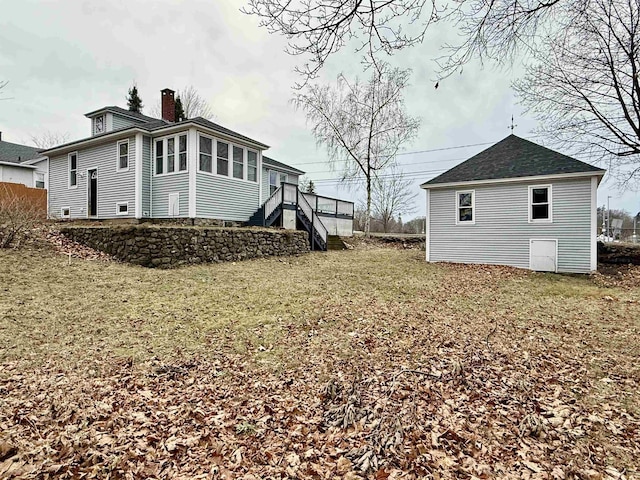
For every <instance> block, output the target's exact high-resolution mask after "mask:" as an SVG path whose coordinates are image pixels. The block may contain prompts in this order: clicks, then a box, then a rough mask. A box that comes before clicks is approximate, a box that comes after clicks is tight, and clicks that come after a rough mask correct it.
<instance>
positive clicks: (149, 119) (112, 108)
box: [84, 105, 159, 122]
mask: <svg viewBox="0 0 640 480" xmlns="http://www.w3.org/2000/svg"><path fill="white" fill-rule="evenodd" d="M102 112H112V113H116V114H118V115H122V116H124V117H131V118H133V119H134V120H138V121H140V122H153V121H155V120H159V119H158V118H155V117H149V116H148V115H143V114H142V113H138V112H132V111H131V110H127V109H126V108H121V107H116V106H115V105H111V106H107V107H102V108H99V109H98V110H94V111H93V112H89V113H85V114H84V116H85V117H92V116H94V115H96V114H98V113H102Z"/></svg>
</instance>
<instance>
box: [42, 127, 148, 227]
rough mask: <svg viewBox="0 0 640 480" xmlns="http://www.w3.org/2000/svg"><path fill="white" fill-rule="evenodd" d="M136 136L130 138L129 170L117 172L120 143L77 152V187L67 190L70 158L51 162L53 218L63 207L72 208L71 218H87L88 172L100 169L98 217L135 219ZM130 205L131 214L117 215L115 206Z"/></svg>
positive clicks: (51, 208) (50, 178)
mask: <svg viewBox="0 0 640 480" xmlns="http://www.w3.org/2000/svg"><path fill="white" fill-rule="evenodd" d="M135 148H136V144H135V137H130V138H129V170H127V171H123V172H117V171H116V165H117V142H115V141H113V142H109V143H106V144H102V145H98V146H94V147H90V148H87V149H84V150H78V160H77V166H78V182H77V183H78V185H77V187H76V188H68V182H69V170H68V156H67V155H62V156H59V157H53V158H51V159H50V161H49V207H50V214H51V215H52V216H53V217H59V216H60V209H61V208H62V207H69V208H70V209H71V218H87V206H88V201H87V170H88V169H93V168H97V170H98V187H97V188H98V205H97V213H98V215H97V218H127V217H135V190H134V189H135ZM119 202H129V213H128V215H116V203H119Z"/></svg>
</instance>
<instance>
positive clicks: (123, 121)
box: [112, 113, 142, 130]
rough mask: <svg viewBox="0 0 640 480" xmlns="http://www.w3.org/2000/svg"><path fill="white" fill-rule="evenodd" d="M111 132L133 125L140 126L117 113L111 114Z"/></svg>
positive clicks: (137, 122) (138, 123)
mask: <svg viewBox="0 0 640 480" xmlns="http://www.w3.org/2000/svg"><path fill="white" fill-rule="evenodd" d="M112 115H113V130H119V129H121V128H125V127H133V126H135V125H140V123H142V122H139V121H135V120H133V119H131V118H127V117H122V116H120V115H118V114H117V113H113V114H112Z"/></svg>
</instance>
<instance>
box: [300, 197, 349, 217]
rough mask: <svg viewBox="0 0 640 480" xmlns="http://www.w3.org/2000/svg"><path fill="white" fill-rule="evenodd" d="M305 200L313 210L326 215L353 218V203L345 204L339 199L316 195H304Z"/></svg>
mask: <svg viewBox="0 0 640 480" xmlns="http://www.w3.org/2000/svg"><path fill="white" fill-rule="evenodd" d="M303 195H304V198H305V199H306V200H307V202H309V204H310V205H311V206H312V208H313V209H314V210H315V211H316V212H318V213H322V214H325V215H336V216H338V215H344V216H347V217H352V218H353V202H345V201H344V200H338V199H337V198H331V197H323V196H321V195H316V194H315V193H304V194H303Z"/></svg>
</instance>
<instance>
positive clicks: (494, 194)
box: [427, 178, 595, 273]
mask: <svg viewBox="0 0 640 480" xmlns="http://www.w3.org/2000/svg"><path fill="white" fill-rule="evenodd" d="M542 183H544V184H549V183H551V184H552V192H553V194H552V209H553V223H548V224H547V223H529V207H528V202H529V190H528V187H529V185H539V184H542ZM461 189H463V190H470V189H473V190H475V195H476V197H475V212H474V216H475V224H474V225H456V222H455V220H456V199H455V191H456V190H461ZM429 203H430V205H429V206H428V212H429V216H430V218H429V219H428V221H429V226H430V227H429V235H428V238H427V241H428V242H429V245H428V251H429V259H430V260H431V261H450V262H462V263H488V264H496V265H511V266H514V267H521V268H529V240H530V239H532V238H538V239H557V240H558V271H559V272H576V273H587V272H589V271H590V255H591V237H592V236H593V235H595V232H592V231H591V205H592V200H591V179H590V178H583V179H571V180H560V181H554V182H549V181H547V182H522V183H503V184H493V185H475V186H465V187H464V188H458V189H456V188H448V189H431V190H430V196H429Z"/></svg>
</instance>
